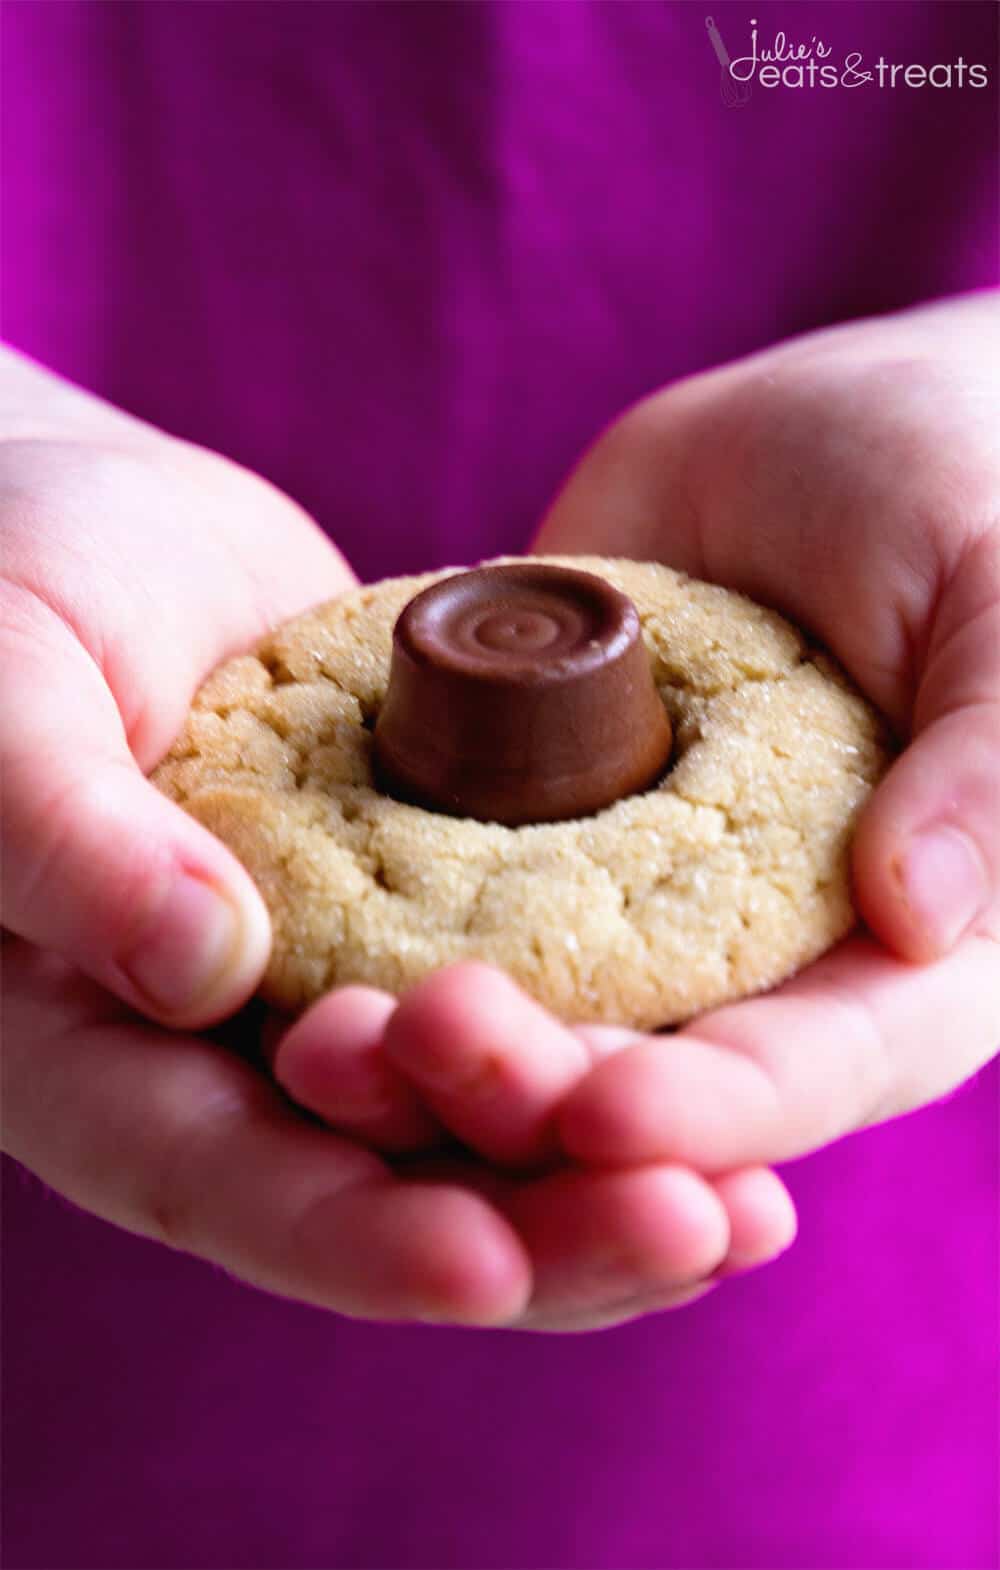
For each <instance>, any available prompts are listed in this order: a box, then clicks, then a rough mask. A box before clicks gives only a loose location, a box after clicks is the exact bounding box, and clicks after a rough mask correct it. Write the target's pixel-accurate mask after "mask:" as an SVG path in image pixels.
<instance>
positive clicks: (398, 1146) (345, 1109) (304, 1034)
mask: <svg viewBox="0 0 1000 1570" xmlns="http://www.w3.org/2000/svg"><path fill="white" fill-rule="evenodd" d="M395 1008H396V999H395V998H394V997H392V996H390V994H389V993H388V992H379V991H376V989H375V988H374V987H341V988H339V989H338V990H337V991H336V992H331V993H329V994H328V995H327V996H326V997H325V998H321V999H320V1001H319V1002H318V1003H316V1004H315V1005H314V1006H313V1007H312V1008H311V1009H309V1011H308V1012H307V1013H306V1014H303V1016H302V1018H301V1019H299V1020H298V1021H297V1022H296V1023H295V1024H294V1025H293V1026H292V1028H291V1029H290V1030H289V1031H287V1033H286V1034H285V1035H284V1036H283V1037H282V1038H281V1040H280V1041H279V1042H278V1044H277V1047H276V1050H275V1053H274V1060H273V1069H274V1076H275V1078H276V1079H277V1081H278V1083H279V1085H281V1086H282V1088H283V1089H284V1090H285V1091H286V1092H287V1094H288V1095H289V1096H291V1098H292V1100H293V1101H296V1102H298V1103H299V1105H300V1106H303V1107H306V1108H307V1109H308V1110H309V1111H310V1112H313V1113H315V1115H316V1116H317V1117H320V1118H322V1119H323V1121H324V1122H325V1123H327V1124H329V1125H330V1127H332V1128H335V1129H337V1130H338V1132H339V1133H341V1134H344V1135H347V1136H350V1137H351V1138H354V1139H359V1140H361V1141H363V1142H364V1143H365V1144H367V1145H373V1146H375V1148H376V1149H378V1150H383V1151H386V1152H393V1153H400V1152H404V1151H415V1150H423V1149H427V1148H428V1147H430V1146H433V1145H435V1144H438V1143H440V1141H441V1139H442V1137H443V1131H442V1128H441V1125H440V1124H439V1123H438V1122H437V1120H436V1119H435V1118H433V1117H432V1116H431V1115H430V1114H429V1113H428V1112H427V1111H426V1109H425V1108H424V1105H423V1103H422V1101H421V1098H420V1096H419V1095H418V1094H417V1092H416V1091H415V1090H414V1088H413V1086H412V1085H411V1084H410V1082H409V1080H407V1079H406V1078H405V1076H404V1075H402V1074H399V1073H398V1072H397V1071H396V1070H395V1068H394V1067H393V1065H392V1064H391V1063H390V1062H389V1060H388V1058H387V1057H386V1054H385V1052H384V1050H383V1038H384V1036H385V1030H386V1026H387V1024H388V1022H389V1020H390V1019H391V1017H392V1014H393V1012H394V1010H395Z"/></svg>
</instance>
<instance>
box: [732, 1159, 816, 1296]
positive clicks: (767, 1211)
mask: <svg viewBox="0 0 1000 1570" xmlns="http://www.w3.org/2000/svg"><path fill="white" fill-rule="evenodd" d="M712 1186H713V1188H714V1189H715V1192H716V1193H717V1194H718V1196H719V1198H720V1200H721V1201H722V1203H723V1205H724V1206H725V1209H726V1214H727V1216H728V1217H729V1250H728V1252H727V1254H726V1257H725V1259H724V1260H723V1261H722V1264H721V1265H720V1266H719V1268H718V1269H717V1270H716V1272H715V1279H716V1280H721V1279H722V1278H723V1277H726V1276H734V1275H740V1274H742V1272H743V1271H745V1270H755V1269H756V1268H757V1267H758V1266H759V1265H765V1264H768V1263H770V1261H771V1260H773V1259H776V1258H777V1257H778V1255H779V1254H783V1253H784V1252H785V1250H786V1249H789V1248H791V1246H792V1244H793V1243H794V1242H795V1238H796V1234H797V1232H798V1218H797V1216H796V1213H795V1204H794V1202H793V1200H792V1196H791V1195H790V1194H789V1192H788V1190H787V1188H786V1187H785V1185H784V1183H783V1182H782V1181H781V1178H780V1177H779V1176H778V1174H777V1173H776V1172H772V1171H771V1169H770V1168H769V1167H744V1168H742V1169H741V1170H740V1171H738V1172H727V1173H726V1174H725V1175H724V1176H723V1177H720V1178H716V1180H715V1182H714V1183H713V1185H712Z"/></svg>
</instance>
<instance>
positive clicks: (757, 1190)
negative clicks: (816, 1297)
mask: <svg viewBox="0 0 1000 1570" xmlns="http://www.w3.org/2000/svg"><path fill="white" fill-rule="evenodd" d="M711 1187H712V1188H714V1190H715V1193H716V1195H717V1197H718V1198H719V1200H720V1201H721V1203H722V1205H723V1208H724V1209H725V1211H726V1215H727V1217H728V1221H729V1249H728V1251H727V1253H726V1255H725V1258H724V1259H723V1260H722V1262H721V1263H720V1264H719V1265H717V1266H716V1268H715V1269H714V1270H713V1271H712V1273H711V1274H710V1275H708V1276H706V1277H705V1278H704V1279H702V1280H701V1281H699V1282H697V1283H695V1284H694V1285H688V1286H669V1287H663V1286H653V1287H650V1285H649V1283H648V1282H646V1281H637V1282H636V1283H635V1284H634V1286H633V1289H632V1290H631V1291H625V1292H624V1293H621V1292H620V1285H621V1284H620V1283H618V1287H619V1291H618V1292H617V1293H615V1295H613V1296H612V1297H611V1298H610V1299H609V1300H603V1301H599V1300H597V1299H599V1297H600V1293H599V1292H598V1293H595V1301H593V1302H592V1303H590V1304H589V1306H581V1305H580V1304H579V1303H578V1304H577V1305H576V1306H575V1307H573V1308H567V1307H565V1306H563V1305H562V1304H561V1303H560V1301H559V1299H558V1297H556V1299H555V1300H554V1301H551V1302H549V1303H547V1304H546V1303H544V1302H542V1301H540V1299H539V1298H538V1296H537V1295H536V1299H535V1301H534V1302H533V1304H532V1306H531V1307H530V1308H529V1309H528V1311H527V1313H526V1314H525V1315H523V1316H522V1318H521V1320H520V1321H519V1325H520V1326H521V1327H522V1328H525V1329H531V1330H560V1331H583V1330H604V1329H608V1328H610V1327H611V1326H613V1325H622V1324H627V1323H628V1322H629V1321H631V1320H634V1319H638V1318H640V1317H642V1316H643V1315H645V1314H653V1313H661V1312H663V1311H664V1310H665V1309H670V1308H684V1307H686V1306H687V1305H688V1304H689V1303H694V1302H697V1301H698V1300H699V1299H700V1298H703V1297H705V1296H706V1295H707V1293H709V1292H711V1291H712V1290H713V1288H714V1287H715V1286H716V1285H717V1284H718V1283H719V1282H721V1281H723V1280H726V1279H728V1278H729V1277H730V1276H734V1275H741V1274H743V1273H744V1272H745V1271H747V1270H753V1269H756V1268H758V1267H759V1266H761V1265H764V1264H769V1263H770V1262H771V1261H773V1260H774V1259H776V1258H777V1257H778V1255H779V1254H782V1253H784V1251H785V1250H786V1249H787V1248H789V1247H790V1246H791V1244H792V1243H793V1242H794V1240H795V1235H796V1229H797V1223H796V1216H795V1206H794V1204H793V1203H792V1199H791V1196H790V1194H789V1193H788V1190H787V1189H786V1188H785V1185H784V1184H783V1183H782V1181H781V1179H780V1178H779V1177H778V1175H777V1173H775V1172H771V1171H769V1170H768V1169H767V1168H766V1167H750V1168H746V1169H745V1170H743V1171H740V1172H730V1173H727V1174H726V1175H725V1176H724V1177H721V1178H717V1179H716V1180H715V1182H714V1183H713V1184H712V1185H711Z"/></svg>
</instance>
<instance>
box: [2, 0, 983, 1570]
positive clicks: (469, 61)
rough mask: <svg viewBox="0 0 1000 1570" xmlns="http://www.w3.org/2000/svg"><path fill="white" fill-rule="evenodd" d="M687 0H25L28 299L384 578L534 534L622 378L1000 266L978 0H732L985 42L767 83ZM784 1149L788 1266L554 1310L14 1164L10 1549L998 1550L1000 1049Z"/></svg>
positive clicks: (93, 1552)
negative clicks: (325, 1270)
mask: <svg viewBox="0 0 1000 1570" xmlns="http://www.w3.org/2000/svg"><path fill="white" fill-rule="evenodd" d="M705 9H707V7H705V8H703V7H702V6H699V5H695V4H693V3H673V4H670V3H663V4H661V3H655V0H617V3H609V4H590V3H586V0H573V3H559V0H557V3H548V0H538V3H536V0H528V3H507V4H504V3H490V0H478V3H476V4H461V5H456V4H450V5H427V4H401V5H395V4H378V5H376V4H333V3H330V4H324V3H307V4H298V3H284V4H278V3H256V0H247V3H242V4H237V3H229V4H177V3H174V0H158V3H155V4H154V3H147V4H138V3H136V4H121V3H116V0H110V3H82V4H80V3H59V4H57V3H49V0H40V3H34V0H19V3H13V4H8V5H7V7H6V8H5V16H4V37H3V65H2V69H3V77H4V80H3V88H4V93H3V114H4V124H3V150H4V169H3V195H4V200H5V204H6V213H5V236H4V240H5V252H6V261H5V267H4V276H3V316H4V321H3V326H4V332H5V335H6V336H7V338H8V339H9V340H10V341H11V342H13V343H15V344H16V345H18V346H19V347H22V348H24V349H26V350H27V351H29V352H30V353H32V354H34V355H36V356H37V357H38V358H39V359H40V360H41V361H43V362H44V363H45V364H47V365H50V366H52V367H54V368H55V369H57V370H59V371H61V372H63V373H64V374H65V375H67V376H69V377H71V378H73V379H74V380H76V381H79V382H81V383H82V384H83V385H85V386H88V387H91V388H94V389H95V390H97V391H98V392H100V393H102V394H103V395H104V396H105V397H107V398H110V399H111V400H113V401H114V402H116V403H120V404H122V405H124V406H125V407H126V408H129V409H131V410H133V411H135V412H136V413H138V414H140V415H142V416H144V417H145V418H147V419H149V420H152V421H155V422H158V423H160V424H162V425H164V426H165V427H167V428H168V429H170V430H172V431H175V432H177V433H179V434H182V435H184V436H187V437H190V438H193V439H195V440H197V441H199V442H202V443H204V444H206V445H208V446H210V447H215V448H219V449H220V450H222V451H223V452H226V453H228V454H230V455H232V456H233V457H235V458H237V459H239V460H240V461H242V462H244V463H246V464H249V465H250V466H252V467H254V468H257V469H259V470H261V471H262V472H263V473H265V474H267V475H268V476H269V477H270V478H271V479H272V480H274V481H276V482H277V483H278V484H279V485H281V486H284V487H285V488H286V489H287V490H289V491H290V492H291V493H292V494H293V495H294V496H295V497H297V498H298V499H299V500H300V501H302V502H303V503H304V504H305V505H306V506H307V507H308V508H310V510H311V511H312V512H313V513H314V514H315V515H316V517H317V518H319V520H320V521H321V523H322V524H323V525H324V527H325V528H327V529H328V530H329V531H330V533H331V534H332V535H333V536H334V537H335V538H336V539H337V540H338V542H339V543H340V544H341V545H342V546H343V547H344V548H345V550H346V551H347V553H348V555H349V556H350V557H351V558H352V560H353V561H354V563H355V564H356V566H357V568H358V569H359V571H360V572H361V573H362V574H363V575H366V576H369V577H374V576H379V575H384V574H386V573H389V572H395V571H400V570H409V569H420V568H425V567H432V566H434V565H435V564H439V563H442V562H445V561H449V562H450V561H457V560H465V561H471V560H474V559H476V558H477V557H479V556H482V555H484V554H487V553H489V552H496V551H500V550H511V549H517V548H519V547H521V546H523V545H524V544H525V543H526V542H527V540H528V538H529V536H530V534H531V532H532V529H533V526H534V524H535V521H536V520H537V518H538V516H539V514H540V512H541V510H542V509H543V508H544V506H545V504H546V501H547V500H548V498H549V496H550V494H551V492H552V491H553V489H554V487H555V486H556V484H557V483H558V481H559V479H560V477H561V476H562V474H563V473H564V471H565V469H566V468H567V466H568V464H569V463H570V462H571V461H572V460H573V458H574V457H575V455H576V454H577V453H578V452H579V450H580V448H581V446H582V445H583V444H584V443H586V442H587V441H588V440H589V439H590V438H591V437H592V435H593V434H594V433H595V432H596V430H597V429H598V428H599V427H600V426H601V425H602V423H603V422H605V421H606V420H607V419H609V418H610V417H611V416H612V415H614V414H615V413H616V412H618V411H619V410H620V409H621V408H622V406H623V405H625V404H627V403H628V402H630V401H631V400H633V399H635V398H636V397H638V396H639V395H641V394H643V393H645V392H647V391H649V390H650V389H652V388H654V387H657V386H659V385H661V384H662V383H664V382H666V381H668V380H670V379H672V378H674V377H677V376H681V375H684V374H686V373H688V372H691V371H695V370H697V369H699V368H701V367H704V366H708V365H712V364H715V363H717V362H719V361H722V360H725V359H728V358H730V357H732V356H735V355H739V354H743V353H745V352H747V351H749V350H752V349H755V348H758V347H760V346H762V345H765V344H767V343H770V342H773V341H775V340H776V339H779V338H781V337H784V336H785V335H787V334H789V333H795V332H801V331H804V330H808V329H809V328H813V327H816V326H818V325H821V324H823V323H827V322H832V321H837V320H840V319H842V318H845V317H851V316H856V315H863V314H866V313H872V312H879V311H886V310H891V309H893V308H895V307H899V306H902V305H905V304H907V303H910V302H912V301H917V300H921V299H925V298H928V297H931V296H934V295H939V294H944V293H949V292H952V291H956V290H960V289H966V288H971V287H975V286H977V285H984V284H988V283H993V282H995V281H996V243H997V227H998V213H997V190H998V176H1000V168H998V156H997V140H996V118H997V109H998V96H997V87H996V78H997V70H998V68H997V12H996V10H995V8H994V7H993V5H992V4H990V3H982V4H980V3H978V0H976V3H956V4H952V3H942V4H935V3H930V4H926V3H909V0H897V3H895V4H893V5H878V4H874V3H872V4H866V3H862V4H853V3H836V4H814V3H812V0H803V3H799V4H795V5H791V4H780V3H772V0H754V3H753V4H752V5H751V4H750V3H749V0H748V3H747V4H733V3H730V0H721V3H720V0H713V5H712V10H713V14H714V16H715V19H716V22H717V24H718V30H719V34H720V36H721V37H722V39H723V40H724V45H727V46H728V49H729V52H730V54H731V55H734V56H735V55H745V54H747V52H748V50H749V40H750V17H751V16H753V17H756V18H757V19H758V22H759V30H760V34H761V36H762V37H765V36H766V37H767V38H768V39H773V36H774V33H775V32H776V31H777V30H778V29H781V28H784V29H785V30H786V31H787V32H788V33H789V34H791V35H792V36H793V37H794V39H796V40H798V39H804V40H806V41H808V40H809V39H810V37H811V36H812V35H814V34H815V35H816V36H817V38H819V39H821V40H823V41H824V42H825V43H826V44H827V45H828V46H829V47H830V48H831V50H832V54H831V57H830V58H832V59H834V60H836V61H843V59H844V58H845V57H846V56H848V55H850V54H852V53H853V52H857V51H859V52H861V54H862V56H863V63H868V62H870V63H871V64H874V63H875V62H876V61H877V60H878V58H879V56H880V55H881V56H883V57H884V59H885V60H887V61H889V62H903V63H904V64H905V63H910V62H916V63H922V64H923V65H924V66H925V67H928V68H929V67H930V66H931V65H942V66H943V65H944V64H947V63H949V62H951V63H953V64H954V63H955V62H957V60H958V58H959V57H962V58H963V59H964V61H965V62H966V64H967V66H969V65H971V64H972V63H976V62H983V63H985V64H986V65H987V66H988V68H989V76H990V82H989V85H988V87H987V88H985V89H976V88H975V87H973V86H972V85H971V84H970V82H969V81H968V79H967V78H968V73H966V80H965V81H964V82H963V85H961V86H959V85H958V83H957V80H956V79H955V78H954V77H953V85H952V86H951V87H943V86H942V87H938V86H931V85H930V84H929V83H928V84H927V85H925V86H924V87H922V88H921V87H908V86H907V85H906V84H905V82H902V81H898V82H897V85H896V86H895V87H891V86H888V85H886V86H884V87H879V86H877V85H876V84H875V83H874V82H872V83H867V84H864V83H862V84H861V85H859V86H857V87H855V88H849V87H847V86H842V85H838V86H837V87H836V88H834V89H832V90H827V89H824V88H822V87H820V86H815V87H812V88H810V87H808V86H804V87H803V88H801V89H800V88H796V87H794V86H791V85H782V86H780V87H777V88H772V89H768V88H766V87H764V86H761V85H760V83H759V82H758V81H756V80H755V81H753V82H752V83H751V84H750V93H749V100H748V101H747V102H745V103H743V104H742V105H739V106H737V107H726V106H725V105H724V103H723V101H722V97H721V93H720V67H719V63H718V60H717V58H716V56H715V54H714V53H713V50H712V48H711V47H710V42H709V38H708V35H707V33H706V28H705V16H704V10H705ZM955 70H956V71H957V66H956V67H955ZM938 74H939V79H940V72H939V73H938ZM275 544H276V549H278V548H280V542H278V541H276V542H275ZM747 548H748V549H750V548H752V542H751V541H749V540H748V542H747ZM807 1049H808V1044H807V1043H804V1044H803V1050H807ZM942 1050H946V1044H945V1043H942ZM785 1175H786V1178H787V1181H788V1183H789V1185H790V1187H791V1189H792V1192H793V1194H794V1197H795V1200H796V1203H797V1205H798V1208H799V1212H800V1216H801V1237H800V1240H799V1242H798V1243H797V1245H796V1246H795V1248H794V1249H793V1250H792V1251H791V1253H790V1254H789V1255H787V1256H786V1257H785V1258H784V1259H782V1260H781V1261H780V1262H779V1263H778V1264H777V1265H775V1266H772V1267H770V1268H769V1269H766V1270H764V1271H761V1272H759V1273H758V1274H755V1275H752V1276H749V1277H746V1278H744V1279H741V1280H737V1281H735V1282H733V1283H732V1284H731V1285H728V1286H727V1287H726V1288H725V1289H724V1290H722V1291H719V1292H717V1293H714V1294H712V1295H711V1296H710V1297H709V1298H708V1299H706V1300H705V1301H704V1302H702V1303H699V1304H697V1305H695V1306H693V1307H690V1308H688V1309H685V1310H683V1311H681V1312H678V1313H672V1314H665V1315H661V1316H657V1317H653V1318H648V1319H646V1320H644V1321H642V1322H639V1323H636V1324H633V1325H631V1326H627V1327H623V1328H620V1329H616V1330H612V1331H606V1332H603V1333H601V1334H592V1335H587V1336H571V1337H566V1338H557V1337H550V1336H542V1335H520V1334H519V1335H512V1334H509V1333H493V1332H491V1333H487V1332H470V1331H464V1332H458V1331H447V1330H429V1329H425V1328H421V1329H418V1328H412V1329H411V1328H407V1327H404V1328H399V1327H393V1328H387V1327H380V1326H374V1325H363V1324H359V1323H355V1322H353V1321H349V1320H346V1319H341V1318H338V1317H336V1316H333V1315H328V1314H323V1313H321V1312H319V1311H317V1310H315V1309H311V1308H306V1307H302V1306H299V1305H296V1304H291V1303H287V1302H284V1301H281V1300H279V1299H277V1298H274V1297H269V1296H267V1295H265V1294H264V1293H262V1292H257V1291H254V1290H252V1289H250V1288H246V1287H243V1286H241V1285H239V1284H237V1283H236V1282H234V1281H232V1280H230V1279H229V1278H228V1277H227V1276H225V1275H224V1274H223V1273H222V1272H221V1271H219V1270H217V1269H213V1268H212V1267H210V1266H208V1265H205V1264H203V1263H201V1262H199V1261H196V1260H193V1259H190V1258H187V1257H184V1256H180V1255H175V1254H172V1253H170V1252H168V1251H167V1250H166V1249H162V1248H158V1247H156V1246H155V1245H153V1244H151V1243H148V1242H144V1241H142V1240H139V1239H136V1238H133V1237H130V1236H128V1235H126V1234H124V1233H122V1232H119V1231H117V1230H115V1229H113V1228H111V1227H110V1226H107V1225H105V1224H104V1223H102V1222H99V1221H96V1220H94V1219H92V1218H90V1217H88V1216H85V1215H83V1214H81V1213H79V1212H77V1211H76V1210H74V1209H73V1208H72V1207H69V1206H67V1205H65V1204H64V1203H62V1202H60V1201H59V1200H58V1199H56V1198H54V1197H53V1196H52V1195H50V1194H48V1193H46V1192H45V1191H43V1189H42V1188H41V1186H40V1185H39V1184H38V1183H37V1182H35V1181H34V1180H31V1179H28V1178H26V1177H25V1176H24V1174H23V1173H21V1172H20V1171H19V1170H18V1169H16V1168H13V1167H8V1171H7V1180H6V1185H5V1191H4V1203H5V1207H6V1234H7V1268H6V1272H5V1277H4V1291H5V1319H4V1332H5V1337H4V1352H5V1386H6V1388H5V1393H4V1407H3V1416H4V1420H5V1423H6V1427H7V1434H6V1446H5V1474H6V1475H5V1483H6V1495H7V1498H6V1522H5V1559H4V1562H5V1564H6V1565H8V1566H9V1567H10V1570H27V1567H39V1570H41V1567H46V1570H52V1567H55V1566H58V1567H60V1570H71V1567H83V1566H95V1567H97V1566H101V1567H104V1570H111V1567H121V1570H126V1567H128V1570H146V1567H161V1566H162V1567H164V1570H186V1567H190V1570H236V1567H239V1570H249V1567H258V1566H259V1567H273V1570H317V1567H321V1566H322V1567H336V1570H365V1567H377V1570H388V1567H405V1570H422V1567H426V1570H448V1567H454V1570H481V1567H482V1570H485V1567H494V1566H495V1567H499V1570H539V1567H543V1566H544V1567H549V1570H626V1567H628V1570H639V1567H642V1570H660V1567H662V1570H667V1567H676V1570H703V1567H704V1570H708V1567H720V1570H725V1567H729V1570H736V1567H740V1570H742V1567H759V1570H782V1567H787V1570H807V1567H808V1570H814V1567H815V1570H821V1567H830V1570H845V1567H859V1570H861V1567H863V1570H893V1567H904V1566H905V1567H926V1570H948V1567H951V1570H991V1567H994V1566H995V1565H996V1563H997V1556H998V1543H997V1503H998V1501H997V1475H998V1467H1000V1454H998V1432H997V1413H998V1402H1000V1392H998V1358H997V1345H996V1331H997V1323H998V1311H1000V1295H998V1279H997V1251H996V1242H995V1240H996V1227H997V1202H998V1118H997V1073H996V1068H995V1066H994V1067H993V1068H991V1069H989V1070H987V1071H986V1072H984V1073H983V1074H981V1075H980V1076H979V1077H978V1078H977V1080H975V1081H974V1082H973V1083H971V1084H969V1085H967V1086H966V1087H964V1088H963V1089H962V1090H961V1091H959V1092H958V1093H957V1094H956V1095H955V1096H953V1097H952V1098H950V1099H949V1100H947V1101H946V1102H944V1103H941V1104H939V1105H937V1106H935V1107H932V1108H930V1109H928V1110H925V1111H923V1112H921V1113H919V1114H915V1115H913V1116H911V1117H908V1118H905V1119H902V1120H900V1121H897V1122H896V1123H894V1124H892V1125H890V1126H888V1127H885V1128H881V1129H876V1130H872V1131H869V1132H866V1133H863V1134H860V1135H856V1136H854V1137H852V1138H849V1139H846V1140H843V1141H841V1142H840V1143H838V1144H837V1145H834V1146H833V1147H831V1148H830V1149H827V1150H825V1151H823V1152H821V1153H820V1154H818V1155H816V1156H813V1157H811V1158H809V1159H807V1160H803V1161H800V1162H798V1163H796V1164H795V1165H793V1166H792V1167H790V1168H789V1169H787V1171H786V1173H785Z"/></svg>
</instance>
